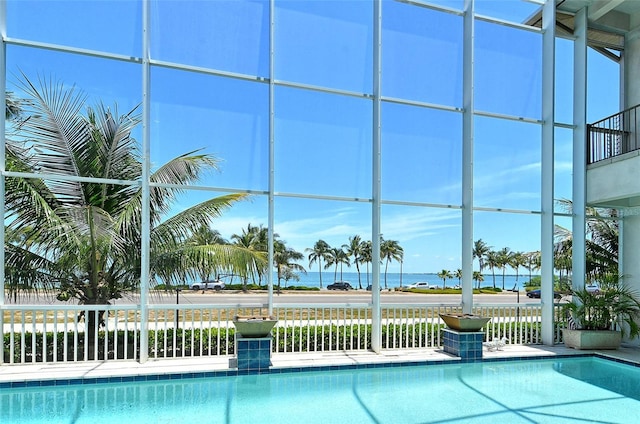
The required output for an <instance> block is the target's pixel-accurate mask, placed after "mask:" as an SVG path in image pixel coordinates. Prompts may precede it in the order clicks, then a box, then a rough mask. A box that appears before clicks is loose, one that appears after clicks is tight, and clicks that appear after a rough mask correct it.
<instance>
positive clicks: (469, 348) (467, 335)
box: [443, 328, 484, 360]
mask: <svg viewBox="0 0 640 424" xmlns="http://www.w3.org/2000/svg"><path fill="white" fill-rule="evenodd" d="M443 331H444V351H445V352H447V353H450V354H452V355H456V356H458V357H460V358H461V359H469V360H475V359H482V341H483V340H484V332H475V331H474V332H464V331H456V330H450V329H448V328H445V329H444V330H443Z"/></svg>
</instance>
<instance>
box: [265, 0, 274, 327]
mask: <svg viewBox="0 0 640 424" xmlns="http://www.w3.org/2000/svg"><path fill="white" fill-rule="evenodd" d="M274 27H275V0H271V1H270V2H269V194H268V196H269V198H268V202H269V216H268V218H267V219H268V220H269V222H268V225H267V227H268V230H267V231H268V242H267V243H268V253H267V255H268V258H267V260H268V261H269V264H268V266H267V269H268V270H269V273H268V274H267V293H268V295H267V302H268V310H269V315H272V314H273V226H274V221H275V220H274V199H273V193H274V181H275V174H274V149H275V144H274V143H275V140H274V131H273V128H274V117H275V115H274V114H275V108H274V94H275V85H274V83H273V81H274V80H275V75H274V69H275V64H274V47H273V44H274V40H275V38H274V36H275V34H274Z"/></svg>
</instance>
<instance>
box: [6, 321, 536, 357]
mask: <svg viewBox="0 0 640 424" xmlns="http://www.w3.org/2000/svg"><path fill="white" fill-rule="evenodd" d="M444 328H445V327H444V325H431V324H427V323H416V324H395V325H394V324H390V325H383V327H382V347H383V348H385V349H394V348H399V347H402V348H405V347H406V348H437V347H439V346H438V341H437V340H438V339H437V336H438V335H439V334H440V337H441V339H440V340H442V336H441V331H442V330H443V329H444ZM494 331H495V332H494ZM487 332H488V339H489V340H492V339H494V338H496V337H498V336H499V337H502V336H504V335H506V337H507V338H508V339H509V343H515V342H516V341H517V340H519V338H522V340H523V342H524V343H540V342H541V340H540V339H539V334H540V324H538V323H516V322H511V323H503V324H500V325H497V326H495V328H494V326H493V325H490V326H488V328H487ZM138 334H139V333H137V332H134V331H127V332H126V333H125V332H124V331H118V332H117V333H114V332H113V331H110V332H108V333H105V332H104V331H100V332H99V333H98V343H97V345H96V343H95V341H89V342H88V343H87V341H86V340H85V338H84V334H82V333H79V334H75V335H74V333H73V332H71V331H70V332H67V333H57V336H56V338H55V340H54V337H53V333H51V332H47V333H46V335H45V336H44V337H43V335H42V333H39V332H36V333H35V334H34V333H31V332H26V333H25V334H24V337H14V339H13V340H11V338H10V335H9V334H5V335H4V345H3V347H4V349H3V351H4V361H5V363H8V362H10V353H11V345H13V362H14V363H21V362H22V360H21V354H22V351H23V350H24V355H25V356H24V358H25V361H24V362H25V363H27V362H28V363H31V362H63V361H65V360H66V361H67V362H69V361H74V360H77V361H83V360H84V358H85V346H87V348H88V350H87V359H89V360H94V359H97V360H107V359H108V360H113V359H124V358H125V349H126V357H127V358H128V359H133V358H138V357H139V353H138V352H137V351H136V349H138V350H139V347H140V340H139V336H138ZM105 335H106V336H107V337H108V343H107V346H108V350H107V351H106V352H105V350H104V345H105V343H104V340H105ZM74 336H77V340H78V341H77V344H78V348H77V350H75V348H74V343H75V339H74ZM273 336H274V351H277V352H323V351H324V352H326V351H344V350H347V351H348V350H368V349H371V325H366V324H360V325H318V326H309V327H286V328H283V327H278V328H275V329H274V330H273ZM115 338H117V341H116V339H115ZM234 340H235V329H234V328H230V329H225V328H208V329H182V328H179V329H177V330H174V329H167V330H166V331H165V330H158V331H153V330H152V331H150V332H149V356H150V357H152V358H153V357H159V358H173V357H198V356H215V355H218V354H220V355H232V354H234V353H235V352H234V344H235V343H234ZM276 341H277V346H275V342H276ZM43 343H45V344H46V348H44V349H43ZM65 345H66V350H67V358H66V359H65V358H64V346H65ZM96 346H97V351H96V350H95V348H96ZM114 346H117V350H116V349H114V348H113V347H114ZM43 351H44V352H46V358H44V360H43V357H42V352H43ZM54 352H55V355H54ZM96 352H97V357H96V356H95V355H96ZM34 355H35V357H34Z"/></svg>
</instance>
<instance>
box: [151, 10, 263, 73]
mask: <svg viewBox="0 0 640 424" xmlns="http://www.w3.org/2000/svg"><path fill="white" fill-rule="evenodd" d="M151 37H152V42H151V46H152V50H151V55H152V57H153V58H154V59H158V60H162V61H169V62H177V63H184V64H188V65H194V66H200V67H205V68H213V69H220V70H224V71H230V72H238V73H243V74H249V75H257V76H262V77H268V76H269V2H268V1H264V0H262V1H261V0H247V1H245V0H242V1H240V0H238V1H222V0H219V1H191V0H181V1H167V0H156V1H153V3H152V32H151Z"/></svg>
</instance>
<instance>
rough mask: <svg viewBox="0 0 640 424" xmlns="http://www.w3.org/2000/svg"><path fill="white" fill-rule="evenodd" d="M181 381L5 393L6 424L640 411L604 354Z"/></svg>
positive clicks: (431, 419) (607, 415)
mask: <svg viewBox="0 0 640 424" xmlns="http://www.w3.org/2000/svg"><path fill="white" fill-rule="evenodd" d="M178 377H183V376H173V378H174V379H169V378H168V377H167V378H165V379H158V380H155V381H140V382H134V381H131V382H122V383H104V384H102V383H101V384H69V383H70V382H66V384H67V385H62V386H47V387H22V388H6V387H5V388H2V389H0V423H3V424H5V423H21V424H22V423H92V424H97V423H119V424H120V423H122V422H125V421H128V422H131V423H173V424H175V423H192V422H193V423H195V422H197V423H280V422H286V423H323V424H326V423H456V422H465V423H496V422H502V423H509V424H512V423H558V422H577V421H582V420H584V421H586V422H603V423H604V422H606V423H629V422H634V420H636V418H637V417H636V415H637V412H636V411H638V410H640V368H637V367H634V366H630V365H626V364H622V363H618V362H614V361H609V360H606V359H602V358H598V357H579V358H561V359H538V360H527V361H496V362H488V361H483V362H477V363H466V364H460V363H458V364H442V365H409V366H393V367H383V368H354V369H338V370H330V371H327V370H323V371H303V372H287V373H269V374H259V375H244V376H228V377H209V378H204V377H200V378H180V379H177V378H178ZM154 378H159V377H158V376H156V377H154ZM61 383H65V382H61Z"/></svg>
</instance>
